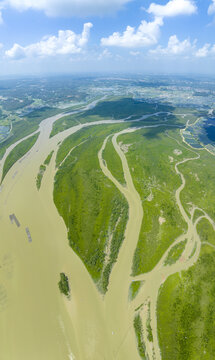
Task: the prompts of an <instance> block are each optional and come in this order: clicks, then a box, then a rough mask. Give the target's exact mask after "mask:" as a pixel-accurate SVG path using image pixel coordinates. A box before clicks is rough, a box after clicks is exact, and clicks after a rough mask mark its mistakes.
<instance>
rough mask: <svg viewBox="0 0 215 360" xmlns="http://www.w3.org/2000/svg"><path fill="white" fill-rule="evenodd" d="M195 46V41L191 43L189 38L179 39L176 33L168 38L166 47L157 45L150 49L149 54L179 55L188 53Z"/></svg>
mask: <svg viewBox="0 0 215 360" xmlns="http://www.w3.org/2000/svg"><path fill="white" fill-rule="evenodd" d="M194 48H195V42H194V43H191V42H190V40H189V39H185V40H183V41H180V40H179V39H178V37H177V36H176V35H172V36H170V38H169V41H168V45H167V47H166V48H164V47H162V46H158V47H157V48H156V49H154V50H150V53H151V54H165V55H180V54H185V53H189V52H190V51H192V50H193V49H194Z"/></svg>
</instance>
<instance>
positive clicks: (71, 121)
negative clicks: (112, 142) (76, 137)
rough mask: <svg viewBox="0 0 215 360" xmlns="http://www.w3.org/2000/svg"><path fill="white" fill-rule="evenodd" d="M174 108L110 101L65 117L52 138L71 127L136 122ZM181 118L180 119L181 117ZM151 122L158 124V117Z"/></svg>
mask: <svg viewBox="0 0 215 360" xmlns="http://www.w3.org/2000/svg"><path fill="white" fill-rule="evenodd" d="M173 110H174V108H172V107H171V106H167V105H158V104H156V103H154V104H152V103H149V102H142V101H137V100H134V99H132V98H117V97H116V98H115V99H114V100H110V101H101V102H99V103H98V104H97V105H96V106H95V107H94V108H93V109H90V110H87V111H83V112H81V113H79V114H73V115H68V116H64V117H63V118H61V119H59V120H58V121H56V122H55V123H54V125H53V129H52V132H51V136H54V135H56V134H57V133H59V132H61V131H63V130H66V129H68V128H70V127H71V126H74V125H78V124H80V123H81V124H83V123H87V122H92V121H101V120H113V119H116V120H120V119H126V118H127V119H128V120H132V121H135V119H139V118H140V117H142V116H143V115H150V114H153V113H157V112H169V111H173ZM161 117H162V119H163V120H164V119H166V118H167V117H168V118H169V120H170V121H174V120H175V119H176V116H174V115H167V114H161ZM179 118H180V117H179ZM150 120H151V121H155V122H157V120H158V118H157V117H156V116H154V117H153V116H152V117H150Z"/></svg>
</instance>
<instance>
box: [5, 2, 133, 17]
mask: <svg viewBox="0 0 215 360" xmlns="http://www.w3.org/2000/svg"><path fill="white" fill-rule="evenodd" d="M129 1H132V0H3V4H4V6H5V7H7V6H10V7H12V8H15V9H17V10H20V11H24V10H29V9H32V10H39V11H44V12H45V14H46V15H48V16H90V15H106V14H110V13H113V12H114V11H116V10H118V9H120V8H121V7H123V5H125V4H127V3H128V2H129Z"/></svg>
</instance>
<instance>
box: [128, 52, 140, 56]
mask: <svg viewBox="0 0 215 360" xmlns="http://www.w3.org/2000/svg"><path fill="white" fill-rule="evenodd" d="M130 55H131V56H138V55H140V52H139V51H130Z"/></svg>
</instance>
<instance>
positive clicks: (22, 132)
mask: <svg viewBox="0 0 215 360" xmlns="http://www.w3.org/2000/svg"><path fill="white" fill-rule="evenodd" d="M59 112H60V111H59V109H52V108H47V107H45V108H42V109H39V110H35V111H33V112H32V113H30V114H29V115H27V116H26V117H23V118H19V120H18V121H15V122H13V123H12V131H11V133H10V136H9V137H8V138H7V139H6V140H5V141H3V142H2V143H0V159H1V158H2V157H3V155H4V153H5V151H6V149H7V148H8V147H9V146H10V145H12V144H13V143H15V142H16V141H18V140H20V139H22V138H23V137H25V136H27V135H29V134H31V133H33V132H34V131H36V130H37V129H38V127H39V124H40V123H41V121H42V120H44V119H46V118H47V117H49V116H53V115H56V114H58V113H59Z"/></svg>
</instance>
